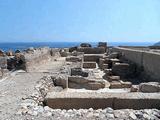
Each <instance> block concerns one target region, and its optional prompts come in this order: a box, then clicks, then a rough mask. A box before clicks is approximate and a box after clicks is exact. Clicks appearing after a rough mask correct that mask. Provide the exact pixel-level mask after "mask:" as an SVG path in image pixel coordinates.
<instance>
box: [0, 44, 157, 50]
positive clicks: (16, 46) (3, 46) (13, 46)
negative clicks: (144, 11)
mask: <svg viewBox="0 0 160 120" xmlns="http://www.w3.org/2000/svg"><path fill="white" fill-rule="evenodd" d="M80 44H81V43H80V42H32V43H31V42H30V43H24V42H17V43H0V49H2V50H4V51H7V50H17V49H19V50H24V49H27V48H29V47H44V46H48V47H52V48H64V47H65V48H67V47H73V46H79V45H80ZM90 44H92V46H94V47H95V46H96V45H97V44H98V43H96V42H91V43H90ZM153 44H154V43H151V42H109V43H108V45H109V46H150V45H153Z"/></svg>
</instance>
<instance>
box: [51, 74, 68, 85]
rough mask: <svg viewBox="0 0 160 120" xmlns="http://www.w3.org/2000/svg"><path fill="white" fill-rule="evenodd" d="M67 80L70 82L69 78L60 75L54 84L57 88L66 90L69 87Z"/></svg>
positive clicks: (54, 80)
mask: <svg viewBox="0 0 160 120" xmlns="http://www.w3.org/2000/svg"><path fill="white" fill-rule="evenodd" d="M67 80H68V76H67V75H65V74H60V75H57V76H56V77H55V78H54V79H53V83H54V85H55V86H61V87H63V88H66V86H67Z"/></svg>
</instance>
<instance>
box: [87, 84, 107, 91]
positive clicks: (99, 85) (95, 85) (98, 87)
mask: <svg viewBox="0 0 160 120" xmlns="http://www.w3.org/2000/svg"><path fill="white" fill-rule="evenodd" d="M104 87H105V84H102V83H98V82H91V83H88V85H87V88H88V89H90V90H98V89H100V88H104Z"/></svg>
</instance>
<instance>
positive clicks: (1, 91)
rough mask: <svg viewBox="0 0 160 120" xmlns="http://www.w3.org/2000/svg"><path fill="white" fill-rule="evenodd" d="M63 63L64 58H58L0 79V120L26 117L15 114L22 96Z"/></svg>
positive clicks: (26, 94)
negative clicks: (31, 69)
mask: <svg viewBox="0 0 160 120" xmlns="http://www.w3.org/2000/svg"><path fill="white" fill-rule="evenodd" d="M64 63H65V58H58V59H57V61H54V60H51V61H49V62H47V63H46V64H42V65H40V66H38V67H37V69H36V70H35V71H32V72H28V73H27V72H20V71H15V72H14V73H12V75H11V76H10V77H8V78H6V79H2V80H0V120H7V119H8V120H11V119H12V120H17V119H27V118H23V116H21V117H20V116H18V115H16V112H17V109H18V107H19V104H20V103H21V100H22V98H23V97H26V96H29V95H31V94H32V93H33V91H34V86H35V84H36V82H37V81H38V80H40V78H42V77H43V76H44V75H47V74H50V72H53V73H54V72H57V71H58V70H59V69H60V68H61V67H62V66H63V65H64Z"/></svg>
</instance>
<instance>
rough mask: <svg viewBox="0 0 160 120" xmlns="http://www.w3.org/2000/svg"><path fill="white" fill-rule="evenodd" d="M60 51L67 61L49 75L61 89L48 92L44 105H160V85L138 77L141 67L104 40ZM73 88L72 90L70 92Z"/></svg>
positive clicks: (65, 106)
mask: <svg viewBox="0 0 160 120" xmlns="http://www.w3.org/2000/svg"><path fill="white" fill-rule="evenodd" d="M60 54H61V56H62V57H65V58H66V63H65V65H64V68H63V69H62V70H61V71H60V72H59V73H58V74H56V75H54V76H52V77H51V78H52V81H53V84H54V86H55V87H62V88H63V89H64V90H62V92H54V91H53V92H52V91H51V92H49V93H48V94H47V95H46V96H45V98H44V99H45V104H46V105H48V106H49V107H51V108H56V109H57V108H60V109H72V108H75V109H79V108H90V107H92V108H94V109H98V108H105V107H112V108H114V109H126V108H131V109H144V108H152V107H155V108H159V107H160V106H159V105H160V97H159V95H160V94H159V92H160V84H159V83H158V82H145V81H143V80H139V76H140V74H141V71H140V68H139V67H138V66H137V65H136V64H134V63H132V62H131V61H127V60H125V59H124V56H123V55H122V54H121V53H119V52H112V51H109V48H108V47H107V43H104V42H100V43H99V44H98V46H97V47H94V48H93V47H92V46H91V45H90V44H87V43H83V44H81V45H80V46H79V47H71V48H69V49H63V50H61V51H60ZM137 81H138V82H137ZM143 82H144V83H143ZM72 90H73V91H75V92H70V91H72ZM83 90H84V91H83ZM81 91H83V92H81ZM98 91H101V92H102V93H103V94H102V93H101V92H98ZM95 103H96V105H95Z"/></svg>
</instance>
